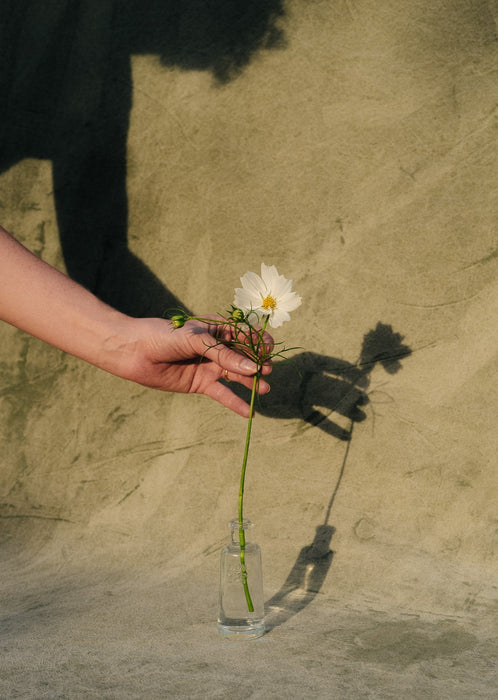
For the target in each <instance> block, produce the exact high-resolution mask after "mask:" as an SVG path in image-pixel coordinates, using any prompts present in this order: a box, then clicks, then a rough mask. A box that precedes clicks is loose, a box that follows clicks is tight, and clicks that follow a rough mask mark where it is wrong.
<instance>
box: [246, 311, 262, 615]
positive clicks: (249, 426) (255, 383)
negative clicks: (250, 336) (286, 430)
mask: <svg viewBox="0 0 498 700" xmlns="http://www.w3.org/2000/svg"><path fill="white" fill-rule="evenodd" d="M267 323H268V317H266V318H265V321H264V323H263V328H262V330H261V332H260V333H261V335H260V339H261V343H263V342H264V341H263V333H264V331H265V329H266V324H267ZM260 369H261V368H258V372H257V374H255V375H254V379H253V382H252V392H251V402H250V404H249V419H248V421H247V434H246V444H245V448H244V457H243V460H242V472H241V475H240V487H239V543H240V568H241V572H242V585H243V587H244V595H245V597H246V602H247V609H248V610H249V612H254V605H253V602H252V598H251V594H250V592H249V586H248V583H247V567H246V537H245V532H244V483H245V478H246V469H247V458H248V456H249V445H250V443H251V429H252V418H253V413H254V402H255V398H256V389H257V386H258V381H259V370H260Z"/></svg>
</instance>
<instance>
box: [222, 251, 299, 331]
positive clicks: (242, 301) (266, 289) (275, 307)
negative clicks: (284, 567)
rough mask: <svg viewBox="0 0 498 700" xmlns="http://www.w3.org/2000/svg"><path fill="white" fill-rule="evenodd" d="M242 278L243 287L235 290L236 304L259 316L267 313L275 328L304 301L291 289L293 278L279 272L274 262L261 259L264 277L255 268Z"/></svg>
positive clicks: (246, 311) (287, 318) (288, 317)
mask: <svg viewBox="0 0 498 700" xmlns="http://www.w3.org/2000/svg"><path fill="white" fill-rule="evenodd" d="M240 281H241V283H242V288H240V287H239V288H238V289H236V290H235V299H234V302H233V305H234V306H236V307H237V308H239V309H242V311H244V312H245V313H249V312H253V313H255V314H257V316H258V318H260V319H261V317H262V316H268V317H269V319H268V321H269V324H270V326H271V327H272V328H278V327H279V326H281V325H282V323H283V322H284V321H288V320H289V319H290V315H289V311H294V309H297V307H298V306H299V305H300V304H301V301H302V300H301V297H300V296H299V295H298V294H296V293H295V292H293V291H292V285H293V284H294V282H293V281H292V280H288V279H285V277H284V276H283V275H279V274H278V272H277V268H276V267H275V265H265V264H264V263H261V277H260V276H259V275H257V274H256V273H255V272H246V274H245V275H244V276H243V277H241V278H240ZM249 320H250V321H251V318H249Z"/></svg>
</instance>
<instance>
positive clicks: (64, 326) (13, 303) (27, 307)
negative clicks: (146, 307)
mask: <svg viewBox="0 0 498 700" xmlns="http://www.w3.org/2000/svg"><path fill="white" fill-rule="evenodd" d="M0 319H2V320H4V321H6V322H7V323H10V324H12V325H13V326H16V327H17V328H20V329H21V330H23V331H26V332H27V333H29V334H31V335H33V336H35V337H37V338H39V339H40V340H43V341H45V342H47V343H49V344H50V345H53V346H55V347H57V348H59V349H60V350H64V351H65V352H68V353H70V354H72V355H75V356H76V357H79V358H81V359H83V360H86V361H87V362H90V363H91V364H94V365H96V366H98V367H101V368H102V369H105V370H107V371H109V372H112V373H113V374H116V373H119V368H120V365H121V364H122V363H123V360H124V358H123V357H122V355H123V353H125V352H128V350H125V349H124V348H123V347H122V344H121V342H120V335H121V331H122V330H123V329H125V328H126V326H128V324H130V323H132V321H133V319H130V318H129V317H127V316H125V315H124V314H121V313H119V312H118V311H116V310H115V309H112V308H111V307H110V306H107V305H106V304H104V303H103V302H101V301H100V300H99V299H97V298H96V297H95V296H94V295H93V294H91V293H90V292H89V291H87V290H86V289H84V288H83V287H81V286H80V285H78V284H77V283H76V282H74V281H73V280H71V279H70V278H69V277H67V276H66V275H64V274H62V273H61V272H59V271H57V270H56V269H55V268H53V267H51V266H50V265H48V264H47V263H45V262H43V261H42V260H40V259H39V258H37V257H36V256H35V255H33V254H32V253H31V252H30V251H28V250H27V249H26V248H24V246H22V245H21V244H20V243H18V242H17V241H16V240H14V239H13V238H12V237H11V236H10V235H9V234H8V233H7V232H6V231H5V230H4V229H2V228H1V227H0Z"/></svg>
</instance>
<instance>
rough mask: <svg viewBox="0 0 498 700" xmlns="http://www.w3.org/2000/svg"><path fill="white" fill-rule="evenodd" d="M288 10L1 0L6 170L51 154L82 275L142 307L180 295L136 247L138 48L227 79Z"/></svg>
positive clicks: (265, 4)
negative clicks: (130, 165)
mask: <svg viewBox="0 0 498 700" xmlns="http://www.w3.org/2000/svg"><path fill="white" fill-rule="evenodd" d="M283 17H284V10H283V0H251V1H250V2H249V1H247V0H181V2H179V1H178V0H140V1H138V0H47V2H39V1H38V0H2V2H1V3H0V94H1V95H2V113H1V116H0V172H3V171H5V170H7V169H8V168H10V167H11V166H13V165H14V164H15V163H17V162H18V161H20V160H22V159H24V158H38V159H46V160H51V161H52V166H53V185H54V198H55V206H56V213H57V222H58V227H59V232H60V239H61V245H62V251H63V255H64V260H65V263H66V267H67V271H68V273H69V275H70V276H71V277H72V278H73V279H75V280H76V281H78V282H80V283H81V284H83V285H84V286H85V287H87V288H88V289H90V290H91V291H93V292H94V293H96V294H97V295H98V296H99V297H100V298H101V299H103V300H104V301H106V302H108V303H110V304H112V305H113V306H115V307H116V308H118V309H120V310H122V311H124V312H126V313H129V314H131V315H135V316H146V315H161V314H162V313H163V311H164V310H165V309H167V308H174V307H178V306H179V305H180V300H179V299H177V298H176V297H175V296H174V295H173V294H172V293H171V292H170V291H169V290H168V289H167V288H166V287H165V286H164V285H163V283H162V282H161V281H160V280H159V279H158V278H157V277H156V276H155V275H154V274H153V273H152V272H151V270H149V269H148V268H147V267H146V265H145V264H144V263H143V262H142V261H141V260H140V259H139V258H138V257H137V256H135V255H134V254H133V253H132V252H131V251H130V250H129V248H128V205H127V193H126V140H127V134H128V127H129V117H130V109H131V104H132V78H131V60H130V59H131V55H133V54H145V53H147V54H156V55H158V56H159V59H160V61H161V63H162V64H163V65H164V66H165V70H166V68H168V67H176V68H180V69H184V70H202V71H210V72H211V73H212V75H213V84H214V85H219V86H221V85H223V84H225V83H227V82H228V81H230V80H232V79H233V78H236V77H237V76H238V75H239V74H240V73H241V71H242V70H243V69H244V67H245V66H247V65H248V64H249V63H250V61H251V59H252V58H253V56H254V55H255V53H256V52H258V51H260V50H262V49H274V48H280V47H282V46H283V44H284V39H283V33H282V29H281V28H280V26H279V23H280V22H281V21H282V20H283ZM139 234H140V232H138V235H139ZM164 245H165V246H167V245H168V241H167V238H166V239H165V241H164ZM176 253H177V251H171V256H172V257H173V256H175V254H176ZM185 274H188V270H187V269H186V270H185Z"/></svg>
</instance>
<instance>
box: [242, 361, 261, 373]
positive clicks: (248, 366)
mask: <svg viewBox="0 0 498 700" xmlns="http://www.w3.org/2000/svg"><path fill="white" fill-rule="evenodd" d="M240 369H243V370H247V371H248V372H256V370H257V367H256V364H255V363H254V362H251V360H241V361H240Z"/></svg>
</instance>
